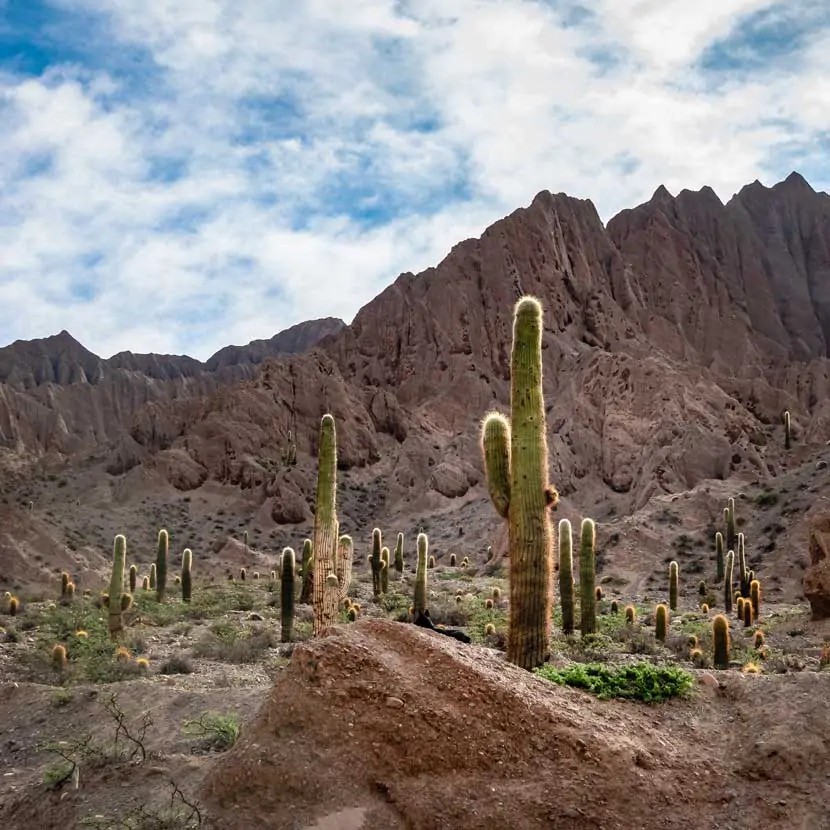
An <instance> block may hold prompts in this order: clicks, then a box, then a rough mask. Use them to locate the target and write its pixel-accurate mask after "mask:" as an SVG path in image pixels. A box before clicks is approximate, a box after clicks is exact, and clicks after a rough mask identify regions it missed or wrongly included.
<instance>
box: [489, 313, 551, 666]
mask: <svg viewBox="0 0 830 830" xmlns="http://www.w3.org/2000/svg"><path fill="white" fill-rule="evenodd" d="M510 407H511V415H510V420H509V421H508V420H507V418H505V416H504V415H501V414H499V413H496V412H492V413H489V414H488V415H487V416H486V417H485V419H484V422H483V424H482V436H481V443H482V451H483V455H484V468H485V472H486V476H487V489H488V492H489V494H490V498H491V500H492V502H493V506H494V507H495V509H496V512H497V513H498V514H499V515H500V516H502V517H504V518H506V519H507V525H508V550H509V559H510V625H509V629H508V635H507V659H508V661H509V662H511V663H514V664H515V665H517V666H521V667H522V668H525V669H533V668H535V667H536V666H539V665H541V664H542V663H544V662H545V660H546V659H547V658H548V656H549V653H550V645H549V642H550V641H549V636H550V631H549V628H550V603H551V598H552V597H551V594H552V577H553V574H552V559H553V557H552V542H553V533H552V530H551V526H550V515H549V513H548V509H549V508H550V507H551V506H552V505H555V504H556V501H557V500H558V498H559V496H558V493H557V492H556V490H555V489H554V488H552V487H550V486H549V483H548V451H547V437H546V434H545V429H546V427H545V405H544V398H543V393H542V306H541V305H540V304H539V301H538V300H536V299H535V298H533V297H522V298H521V299H520V300H519V301H518V302H517V303H516V307H515V310H514V316H513V348H512V353H511V366H510Z"/></svg>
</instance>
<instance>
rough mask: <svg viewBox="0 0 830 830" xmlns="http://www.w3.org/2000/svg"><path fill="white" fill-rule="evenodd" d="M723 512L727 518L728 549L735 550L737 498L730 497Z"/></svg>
mask: <svg viewBox="0 0 830 830" xmlns="http://www.w3.org/2000/svg"><path fill="white" fill-rule="evenodd" d="M723 512H724V517H725V519H726V540H725V541H726V549H727V550H735V541H736V539H735V499H733V498H730V499H729V501H728V502H727V507H725V508H724V511H723Z"/></svg>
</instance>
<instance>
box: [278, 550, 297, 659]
mask: <svg viewBox="0 0 830 830" xmlns="http://www.w3.org/2000/svg"><path fill="white" fill-rule="evenodd" d="M294 570H295V556H294V549H293V548H284V549H283V552H282V560H281V562H280V571H281V576H282V579H281V580H280V622H281V639H282V642H284V643H290V642H291V637H292V634H293V632H294Z"/></svg>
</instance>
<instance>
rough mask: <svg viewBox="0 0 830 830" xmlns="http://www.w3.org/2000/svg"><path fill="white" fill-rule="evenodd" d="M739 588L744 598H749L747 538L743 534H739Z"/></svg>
mask: <svg viewBox="0 0 830 830" xmlns="http://www.w3.org/2000/svg"><path fill="white" fill-rule="evenodd" d="M738 563H739V570H738V579H739V585H738V588H739V590H740V592H741V596H742V597H748V596H749V582H750V580H749V569H748V568H747V566H746V537H745V536H744V534H743V533H739V534H738Z"/></svg>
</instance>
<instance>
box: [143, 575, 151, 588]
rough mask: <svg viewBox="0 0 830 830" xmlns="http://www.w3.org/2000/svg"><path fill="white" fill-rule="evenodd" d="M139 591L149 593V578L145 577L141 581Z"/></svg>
mask: <svg viewBox="0 0 830 830" xmlns="http://www.w3.org/2000/svg"><path fill="white" fill-rule="evenodd" d="M141 590H142V591H149V590H151V589H150V577H149V576H145V577H144V579H142V580H141Z"/></svg>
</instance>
